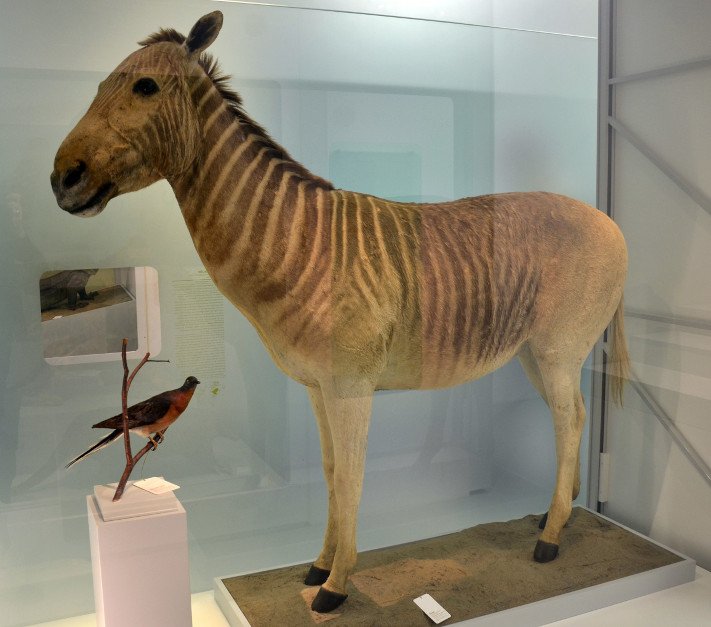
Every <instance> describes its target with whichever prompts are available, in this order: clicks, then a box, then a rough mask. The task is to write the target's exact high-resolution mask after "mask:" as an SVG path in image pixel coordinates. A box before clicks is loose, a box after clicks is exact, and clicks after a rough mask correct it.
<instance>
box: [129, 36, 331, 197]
mask: <svg viewBox="0 0 711 627" xmlns="http://www.w3.org/2000/svg"><path fill="white" fill-rule="evenodd" d="M185 39H186V37H185V35H183V34H182V33H179V32H178V31H177V30H175V29H174V28H161V29H160V30H159V31H158V32H155V33H153V34H152V35H149V36H148V37H146V38H145V39H144V40H142V41H139V42H138V45H139V46H143V47H144V48H145V47H146V46H150V45H152V44H157V43H161V42H169V43H174V44H178V45H180V46H182V45H183V44H184V43H185ZM198 63H199V65H200V67H201V68H202V69H203V70H205V74H207V75H208V77H209V78H210V80H211V81H212V84H213V85H214V86H215V88H216V89H217V91H218V92H219V94H220V95H221V96H222V98H224V100H225V102H226V103H227V105H228V107H229V108H230V110H231V111H232V112H233V113H234V115H235V117H237V118H238V119H239V121H240V123H241V124H242V125H243V126H244V127H245V128H246V130H247V132H248V133H254V134H256V135H259V136H260V137H261V138H262V141H263V143H264V145H266V146H268V147H269V148H271V149H272V150H273V151H274V154H275V156H276V157H277V158H279V159H283V160H284V161H289V162H290V164H289V165H290V169H291V170H292V171H294V172H295V173H296V174H297V175H298V176H301V177H302V178H304V179H311V180H313V181H314V182H316V183H317V184H318V185H319V186H320V187H325V188H327V189H333V184H332V183H330V182H329V181H327V180H326V179H323V178H321V177H320V176H316V175H315V174H313V173H311V172H310V171H309V170H308V169H307V168H306V167H304V166H303V165H301V164H300V163H299V162H298V161H296V160H294V158H293V157H292V156H291V155H290V154H289V153H288V152H287V151H286V150H285V149H284V148H282V147H281V146H280V145H279V144H278V143H277V142H275V141H274V140H273V139H272V138H271V137H270V135H269V133H268V132H267V130H266V129H265V128H264V127H263V126H261V125H260V124H258V123H257V122H255V121H254V120H253V119H252V118H250V117H249V115H247V112H246V111H245V110H244V107H243V106H242V97H241V96H240V95H239V94H238V93H237V92H236V91H234V90H233V89H232V88H231V87H230V86H229V81H230V78H231V76H230V75H229V74H224V73H223V72H222V70H221V69H220V66H219V63H218V61H217V59H216V58H215V57H214V56H213V55H211V54H210V53H209V52H203V53H202V54H201V55H200V58H199V59H198Z"/></svg>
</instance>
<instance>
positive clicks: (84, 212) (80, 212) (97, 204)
mask: <svg viewBox="0 0 711 627" xmlns="http://www.w3.org/2000/svg"><path fill="white" fill-rule="evenodd" d="M115 191H116V186H115V185H114V184H113V183H104V184H103V185H102V186H101V187H99V189H98V190H97V191H96V194H94V195H93V196H92V197H91V198H89V200H88V201H87V202H85V203H84V204H83V205H80V206H79V207H73V208H72V209H65V211H66V212H68V213H71V214H72V215H73V216H79V217H91V216H94V215H96V214H97V213H99V212H100V211H101V210H102V209H103V208H104V207H105V206H106V203H107V202H109V200H110V199H111V198H112V197H113V192H115Z"/></svg>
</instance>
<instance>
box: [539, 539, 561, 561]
mask: <svg viewBox="0 0 711 627" xmlns="http://www.w3.org/2000/svg"><path fill="white" fill-rule="evenodd" d="M557 556H558V545H557V544H551V543H550V542H544V541H543V540H539V541H538V542H536V548H535V550H534V551H533V559H534V560H536V561H537V562H540V563H541V564H545V563H546V562H552V561H553V560H554V559H555V558H556V557H557Z"/></svg>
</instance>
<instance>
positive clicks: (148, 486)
mask: <svg viewBox="0 0 711 627" xmlns="http://www.w3.org/2000/svg"><path fill="white" fill-rule="evenodd" d="M133 485H135V486H136V487H137V488H141V490H145V491H146V492H150V493H151V494H165V493H166V492H173V491H174V490H177V489H178V488H180V486H179V485H175V484H174V483H171V482H170V481H166V480H165V479H163V477H149V478H148V479H141V480H140V481H134V482H133Z"/></svg>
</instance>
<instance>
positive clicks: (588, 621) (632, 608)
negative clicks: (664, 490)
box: [33, 568, 711, 627]
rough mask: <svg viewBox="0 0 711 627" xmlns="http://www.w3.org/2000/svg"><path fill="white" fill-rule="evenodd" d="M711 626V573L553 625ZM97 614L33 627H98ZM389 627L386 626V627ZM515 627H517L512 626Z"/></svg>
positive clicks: (216, 617)
mask: <svg viewBox="0 0 711 627" xmlns="http://www.w3.org/2000/svg"><path fill="white" fill-rule="evenodd" d="M192 608H193V625H194V626H195V627H228V623H227V621H226V620H225V619H224V617H223V616H222V612H221V611H220V609H219V608H218V607H217V604H216V603H215V601H214V598H213V593H212V591H208V592H201V593H199V594H194V595H193V597H192ZM709 624H711V573H710V572H708V571H706V570H704V569H702V568H697V569H696V581H693V582H692V583H688V584H684V585H681V586H677V587H675V588H670V589H669V590H663V591H662V592H656V593H655V594H650V595H647V596H644V597H640V598H639V599H634V600H633V601H627V602H626V603H620V604H618V605H613V606H611V607H608V608H605V609H602V610H597V611H595V612H590V613H588V614H583V615H581V616H576V617H574V618H569V619H567V620H563V621H558V622H556V623H551V625H555V627H568V626H569V627H599V625H607V626H608V627H618V626H619V627H622V626H624V627H669V626H670V625H673V626H674V627H701V626H702V625H709ZM95 626H96V617H95V616H94V615H93V614H90V615H87V616H78V617H76V618H67V619H64V620H59V621H52V622H49V623H42V624H41V625H35V626H33V627H95ZM384 627H385V626H384ZM512 627H514V626H512Z"/></svg>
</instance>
